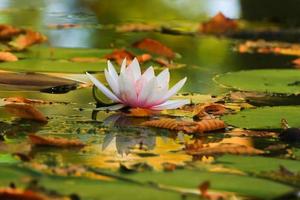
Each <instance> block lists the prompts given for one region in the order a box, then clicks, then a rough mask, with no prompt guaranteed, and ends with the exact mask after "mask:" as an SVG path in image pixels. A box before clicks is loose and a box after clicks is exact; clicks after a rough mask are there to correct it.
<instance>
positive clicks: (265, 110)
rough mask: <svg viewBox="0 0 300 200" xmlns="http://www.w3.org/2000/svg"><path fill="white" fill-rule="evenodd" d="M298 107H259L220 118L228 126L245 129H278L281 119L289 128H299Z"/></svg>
mask: <svg viewBox="0 0 300 200" xmlns="http://www.w3.org/2000/svg"><path fill="white" fill-rule="evenodd" d="M299 113H300V106H276V107H260V108H256V109H248V110H243V111H241V112H239V113H237V114H232V115H226V116H223V117H222V120H224V121H225V122H226V123H227V124H228V125H232V126H236V127H240V128H247V129H280V128H281V125H280V122H281V119H286V120H287V121H288V123H289V125H290V126H291V127H300V118H299Z"/></svg>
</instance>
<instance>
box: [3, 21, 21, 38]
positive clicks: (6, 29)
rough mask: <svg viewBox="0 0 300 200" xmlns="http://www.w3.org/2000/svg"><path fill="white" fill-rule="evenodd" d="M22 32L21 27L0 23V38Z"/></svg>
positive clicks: (10, 36)
mask: <svg viewBox="0 0 300 200" xmlns="http://www.w3.org/2000/svg"><path fill="white" fill-rule="evenodd" d="M23 32H24V30H23V29H19V28H16V27H14V26H11V25H7V24H0V39H10V38H12V37H14V36H16V35H18V34H20V33H23Z"/></svg>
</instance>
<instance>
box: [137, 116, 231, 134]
mask: <svg viewBox="0 0 300 200" xmlns="http://www.w3.org/2000/svg"><path fill="white" fill-rule="evenodd" d="M141 125H142V126H150V127H157V128H166V129H169V130H174V131H184V132H186V133H203V132H210V131H215V130H219V129H223V128H225V127H226V125H225V123H224V122H223V121H222V120H219V119H207V120H202V121H200V122H193V121H183V120H176V119H169V118H163V119H158V120H150V121H147V122H144V123H142V124H141Z"/></svg>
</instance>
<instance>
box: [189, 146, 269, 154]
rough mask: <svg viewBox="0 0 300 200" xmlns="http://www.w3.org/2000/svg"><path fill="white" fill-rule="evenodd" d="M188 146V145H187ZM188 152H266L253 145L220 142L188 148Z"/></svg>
mask: <svg viewBox="0 0 300 200" xmlns="http://www.w3.org/2000/svg"><path fill="white" fill-rule="evenodd" d="M187 147H188V146H187ZM186 152H187V153H188V154H190V155H193V156H207V155H219V154H235V155H256V154H264V153H265V152H264V151H262V150H259V149H256V148H253V147H249V146H246V145H239V144H230V143H228V144H225V143H223V144H219V145H217V146H213V147H209V146H208V147H203V148H198V149H192V148H186Z"/></svg>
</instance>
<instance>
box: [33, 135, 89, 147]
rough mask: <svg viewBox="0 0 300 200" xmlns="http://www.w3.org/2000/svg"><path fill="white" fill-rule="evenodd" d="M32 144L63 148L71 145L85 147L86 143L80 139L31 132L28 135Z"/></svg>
mask: <svg viewBox="0 0 300 200" xmlns="http://www.w3.org/2000/svg"><path fill="white" fill-rule="evenodd" d="M28 137H29V139H30V141H31V143H32V144H34V145H37V146H53V147H61V148H70V147H78V148H81V147H84V146H85V144H84V143H82V142H81V141H80V140H74V139H66V138H57V137H44V136H39V135H34V134H30V135H28Z"/></svg>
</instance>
